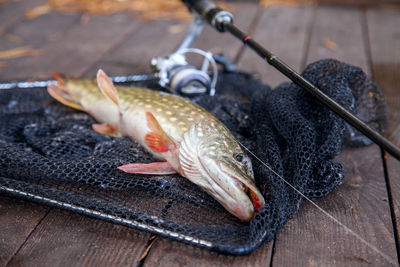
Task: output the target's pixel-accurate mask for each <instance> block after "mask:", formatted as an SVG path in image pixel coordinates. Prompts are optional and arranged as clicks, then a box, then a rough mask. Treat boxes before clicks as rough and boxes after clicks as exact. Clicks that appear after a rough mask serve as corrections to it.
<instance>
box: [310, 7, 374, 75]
mask: <svg viewBox="0 0 400 267" xmlns="http://www.w3.org/2000/svg"><path fill="white" fill-rule="evenodd" d="M362 21H363V12H362V11H361V10H360V9H349V8H335V7H318V8H316V12H315V18H314V23H313V27H312V33H311V36H312V38H311V40H310V47H309V49H308V51H309V53H308V55H309V56H308V58H307V64H309V63H312V62H314V61H317V60H320V59H325V58H334V59H337V60H340V61H343V62H345V63H348V64H351V65H355V66H358V67H360V68H362V69H363V70H364V72H366V73H368V74H370V73H371V72H370V67H369V64H368V59H367V57H366V56H365V55H366V53H365V52H366V49H367V48H366V46H367V45H368V44H366V43H365V42H364V36H363V27H362V24H361V22H362ZM330 42H331V43H332V44H331V45H330Z"/></svg>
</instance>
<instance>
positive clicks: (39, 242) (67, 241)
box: [0, 14, 149, 266]
mask: <svg viewBox="0 0 400 267" xmlns="http://www.w3.org/2000/svg"><path fill="white" fill-rule="evenodd" d="M52 19H57V16H53V15H52V14H48V15H47V16H43V17H39V18H37V20H43V22H40V23H36V24H35V25H25V23H23V24H24V25H21V26H20V27H18V26H16V28H15V29H24V28H29V27H31V30H23V31H22V30H21V31H20V32H23V33H26V34H34V33H35V32H38V31H40V29H41V27H44V25H46V22H47V23H53V26H49V27H50V28H51V27H53V29H55V26H54V24H57V23H59V25H62V27H67V25H66V24H68V23H70V21H69V22H68V20H64V22H68V23H66V24H63V23H61V22H55V21H52ZM76 22H77V23H75V24H74V23H73V26H71V27H69V29H66V30H65V33H64V34H62V35H60V38H59V39H57V40H55V41H53V42H48V41H47V40H46V39H47V38H46V36H47V35H46V34H42V37H40V38H39V37H37V38H36V37H35V38H36V39H35V40H36V46H37V47H39V48H41V49H43V51H44V53H43V54H42V55H40V56H37V57H35V58H33V57H31V58H24V60H20V61H17V60H16V61H15V62H13V65H11V66H10V67H9V68H7V69H6V70H5V71H4V72H3V71H2V74H1V77H2V78H4V79H5V78H7V79H10V78H11V77H12V78H18V77H20V78H24V79H26V78H28V77H38V76H41V75H42V76H44V77H45V76H48V73H49V71H50V70H56V71H61V72H64V73H67V74H72V75H80V74H82V73H84V72H85V71H86V70H87V69H90V67H91V66H92V65H93V64H94V63H96V62H97V61H98V60H100V59H101V58H102V56H104V54H107V53H108V52H109V51H110V50H112V49H114V48H115V46H117V45H118V44H119V43H120V42H122V41H124V40H125V38H126V36H127V35H130V34H132V33H133V31H134V30H135V29H136V28H137V27H138V26H139V25H140V23H141V22H140V21H138V20H135V19H133V18H132V17H129V16H127V15H125V14H117V15H113V16H108V17H93V18H91V19H90V20H89V22H88V23H86V24H80V23H79V21H76ZM31 23H33V22H31ZM28 24H29V23H28ZM45 31H48V32H51V31H50V30H45ZM31 32H32V33H31ZM39 35H40V34H39ZM28 37H29V36H28ZM14 63H15V64H14ZM17 70H18V72H17V74H15V72H16V71H17ZM25 205H26V206H27V207H30V205H32V204H31V203H28V202H26V203H25ZM5 206H9V208H13V205H12V204H10V203H7V204H6V205H5ZM46 210H47V209H46ZM16 212H17V209H16ZM19 214H20V213H19V212H17V214H15V215H14V216H9V217H10V218H9V219H8V223H11V222H13V223H14V224H15V225H16V226H18V227H15V228H16V229H18V228H19V229H23V230H24V231H21V234H19V233H18V234H16V233H15V232H10V233H8V234H7V235H6V236H5V239H4V241H2V243H3V244H6V245H5V247H6V249H7V250H8V251H10V253H12V254H14V253H15V252H16V249H15V246H14V245H13V242H11V241H10V239H12V238H14V235H15V236H19V235H22V237H21V238H19V239H20V241H18V240H19V239H16V241H18V243H19V244H18V246H17V248H19V246H21V244H22V242H24V241H25V239H26V238H27V236H28V234H29V233H31V235H30V236H29V238H28V239H27V240H26V243H24V246H23V247H22V248H21V249H20V250H19V251H18V253H17V254H16V255H14V257H13V258H12V260H11V262H10V265H12V266H16V265H17V266H19V265H32V264H33V263H34V265H44V264H48V265H49V266H54V265H76V264H75V263H77V264H78V263H79V264H80V265H82V264H83V265H85V264H87V265H98V264H101V262H106V263H107V262H110V263H111V262H112V263H114V264H117V265H128V264H136V262H137V261H138V259H139V258H140V256H141V255H140V254H141V253H142V252H143V251H142V249H144V247H145V244H146V243H147V240H148V238H149V235H148V234H146V233H143V232H139V231H136V230H132V229H128V228H127V227H122V226H117V225H114V224H111V223H107V222H104V221H100V220H94V219H89V218H87V217H83V216H79V215H72V214H71V213H68V212H60V211H58V210H53V211H50V213H49V216H48V217H46V218H45V219H43V220H42V221H41V222H42V223H41V224H40V225H39V226H38V227H37V228H36V229H34V231H32V229H33V228H34V227H35V226H36V225H37V221H38V220H37V219H35V218H33V219H32V220H30V222H29V223H28V222H21V223H19V222H18V218H19V217H20V216H21V215H19ZM43 215H44V213H43V212H42V213H38V215H37V216H38V217H39V218H40V219H41V218H43ZM18 216H19V217H18ZM74 216H75V217H74ZM22 223H23V225H21V224H22ZM80 226H81V228H80ZM27 227H30V228H29V229H28V230H25V228H27ZM69 227H71V228H72V229H73V230H69ZM66 229H68V230H66ZM114 238H115V239H114ZM128 243H129V244H128ZM120 246H123V248H120ZM5 251H6V250H5ZM118 251H121V253H122V254H123V253H124V251H126V255H122V254H120V252H118ZM0 254H1V255H3V251H2V252H1V253H0ZM8 254H9V253H8ZM12 254H11V256H12ZM4 255H6V254H5V253H4ZM5 259H6V260H9V259H10V256H9V255H6V257H5Z"/></svg>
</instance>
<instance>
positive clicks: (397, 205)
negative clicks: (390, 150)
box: [386, 155, 400, 244]
mask: <svg viewBox="0 0 400 267" xmlns="http://www.w3.org/2000/svg"><path fill="white" fill-rule="evenodd" d="M386 163H387V170H388V178H389V181H390V190H391V193H392V197H393V212H394V215H395V220H394V222H395V225H396V227H397V231H399V230H400V182H399V181H400V161H398V160H397V159H395V158H393V157H392V156H389V155H388V156H387V157H386ZM397 238H398V239H397V242H398V243H399V244H400V238H399V236H397Z"/></svg>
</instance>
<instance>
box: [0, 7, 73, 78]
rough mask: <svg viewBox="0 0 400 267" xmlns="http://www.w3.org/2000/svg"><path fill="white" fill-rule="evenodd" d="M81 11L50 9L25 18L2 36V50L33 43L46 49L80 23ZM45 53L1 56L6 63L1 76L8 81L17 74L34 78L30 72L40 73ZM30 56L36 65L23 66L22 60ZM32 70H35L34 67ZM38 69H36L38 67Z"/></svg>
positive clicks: (35, 46) (30, 46) (28, 45)
mask: <svg viewBox="0 0 400 267" xmlns="http://www.w3.org/2000/svg"><path fill="white" fill-rule="evenodd" d="M79 17H80V15H78V14H67V15H65V14H59V13H55V12H52V13H49V14H46V15H43V16H40V17H37V18H35V19H32V20H25V21H23V22H21V23H18V24H16V25H14V26H13V27H11V28H9V29H8V30H7V31H6V32H5V33H4V38H0V51H7V50H9V49H15V48H17V47H29V48H32V49H42V47H43V46H46V45H48V44H49V43H52V42H54V41H55V40H56V38H59V37H61V36H62V34H63V32H65V31H67V30H68V29H69V28H71V26H73V25H74V24H78V22H79ZM42 58H43V55H41V56H24V57H20V58H15V59H1V60H0V61H2V62H5V63H6V65H5V66H3V67H1V68H0V80H2V81H6V80H10V79H12V78H14V77H19V78H20V79H23V78H30V76H29V75H32V73H36V67H37V66H41V60H42ZM26 60H30V61H32V62H34V63H35V66H34V67H33V66H26V67H24V66H20V65H18V64H19V63H21V62H25V61H26ZM30 70H31V71H30ZM34 70H35V71H34Z"/></svg>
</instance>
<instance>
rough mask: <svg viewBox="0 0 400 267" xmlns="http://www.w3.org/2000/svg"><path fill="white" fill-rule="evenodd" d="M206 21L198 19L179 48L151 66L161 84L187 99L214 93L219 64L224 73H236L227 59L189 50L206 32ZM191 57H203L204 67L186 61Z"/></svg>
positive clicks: (154, 60)
mask: <svg viewBox="0 0 400 267" xmlns="http://www.w3.org/2000/svg"><path fill="white" fill-rule="evenodd" d="M203 23H204V22H203V19H201V18H200V17H199V16H195V18H194V20H193V22H192V23H191V25H190V28H189V33H188V35H187V36H186V37H185V39H184V40H183V42H182V44H181V45H180V46H179V48H178V49H177V50H176V51H175V52H174V53H172V54H171V55H169V56H168V57H155V58H153V59H152V60H151V66H152V68H153V71H154V72H155V74H156V76H157V77H158V79H159V81H158V83H159V84H160V85H161V86H162V87H164V88H166V89H168V90H169V91H170V92H171V93H174V94H180V95H184V96H188V97H191V96H196V95H201V94H209V95H211V96H212V95H214V94H215V86H216V85H217V80H218V67H217V63H219V64H221V65H222V66H223V68H224V70H225V71H234V70H235V65H234V63H233V62H232V60H230V59H229V58H227V57H224V56H222V55H214V54H212V53H211V52H207V51H204V50H201V49H198V48H190V45H191V44H192V43H193V42H194V40H196V38H197V37H198V36H199V35H200V33H201V31H202V29H203ZM188 54H196V55H200V56H201V57H202V58H203V62H202V64H201V67H198V68H196V67H195V66H194V65H192V64H189V63H188V61H187V55H188Z"/></svg>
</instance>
